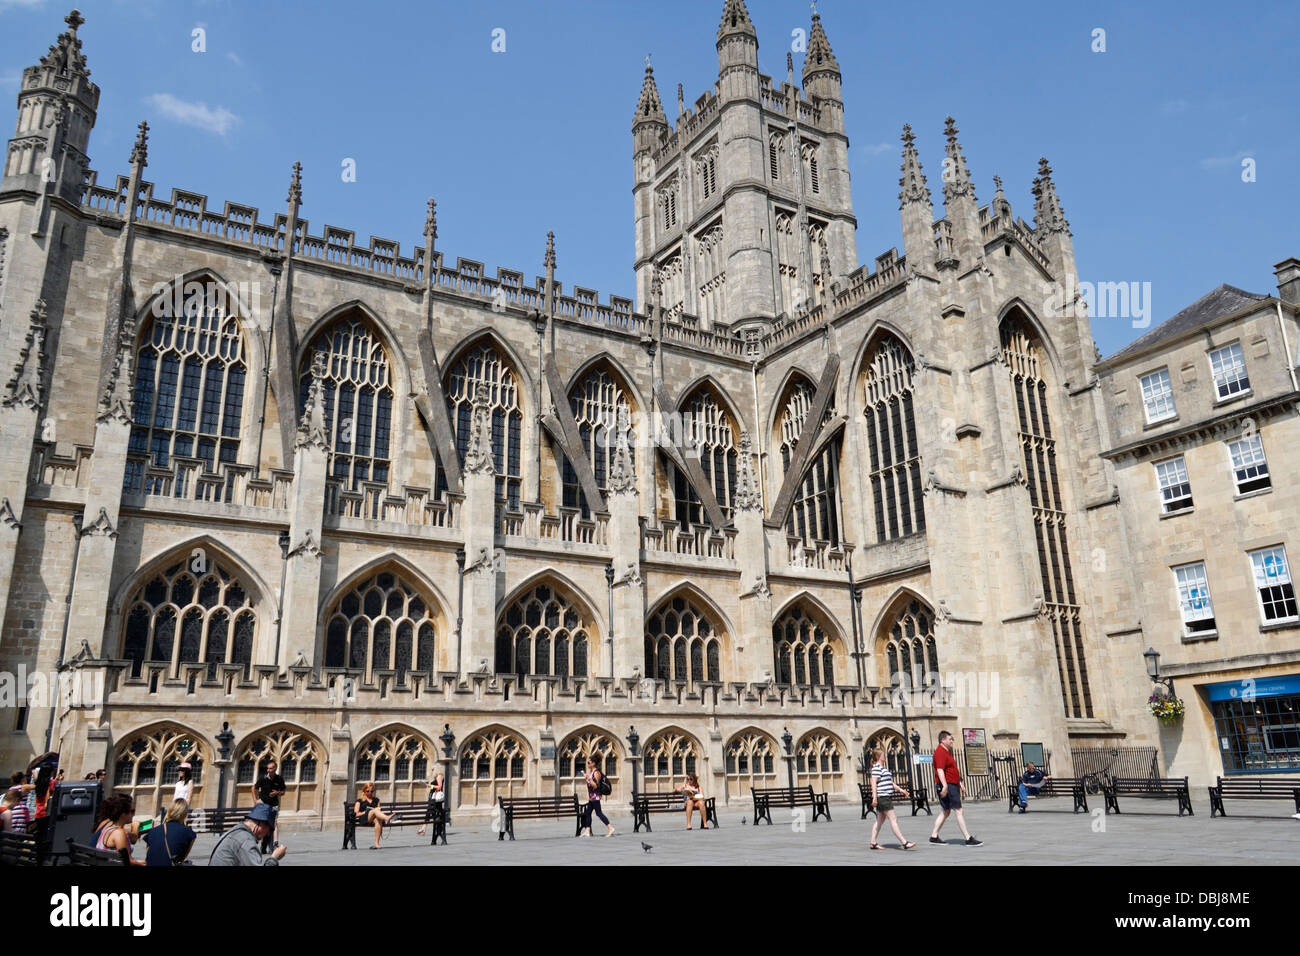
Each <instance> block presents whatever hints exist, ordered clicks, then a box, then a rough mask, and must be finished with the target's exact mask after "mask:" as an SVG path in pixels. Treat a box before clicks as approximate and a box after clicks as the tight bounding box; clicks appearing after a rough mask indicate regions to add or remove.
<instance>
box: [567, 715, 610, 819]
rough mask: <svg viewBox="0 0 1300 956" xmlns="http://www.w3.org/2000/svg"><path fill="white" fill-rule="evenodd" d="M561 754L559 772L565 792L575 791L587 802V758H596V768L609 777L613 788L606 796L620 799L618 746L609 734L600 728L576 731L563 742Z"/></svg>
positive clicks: (580, 798) (582, 801) (579, 797)
mask: <svg viewBox="0 0 1300 956" xmlns="http://www.w3.org/2000/svg"><path fill="white" fill-rule="evenodd" d="M559 755H560V759H559V770H558V773H559V777H560V788H561V790H562V791H564V792H568V791H570V790H572V792H574V793H576V794H577V795H578V802H580V803H586V802H587V782H586V777H587V758H588V757H594V758H595V760H596V769H598V770H599V771H600V772H601V773H603V774H604V775H605V776H607V777H609V783H610V786H611V787H613V789H614V792H613V794H612V795H611V796H609V797H608V798H607V799H609V800H611V801H613V800H617V799H618V796H619V779H620V778H619V772H618V747H617V745H616V744H615V743H614V741H613V739H612V738H611V737H610V736H609V735H608V734H605V733H602V732H601V731H599V730H591V731H587V732H585V733H581V734H575V735H574V736H572V737H570V738H569V739H568V740H566V741H565V742H564V743H563V744H561V745H560V749H559Z"/></svg>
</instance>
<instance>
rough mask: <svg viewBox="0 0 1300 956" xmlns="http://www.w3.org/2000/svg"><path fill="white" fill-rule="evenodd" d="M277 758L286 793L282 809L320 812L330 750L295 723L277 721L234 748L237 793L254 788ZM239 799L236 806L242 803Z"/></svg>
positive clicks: (244, 739) (281, 805)
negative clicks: (268, 761) (259, 778)
mask: <svg viewBox="0 0 1300 956" xmlns="http://www.w3.org/2000/svg"><path fill="white" fill-rule="evenodd" d="M268 759H274V760H275V761H276V763H277V765H278V766H277V772H278V773H279V774H280V776H282V777H283V778H284V782H285V786H286V790H285V794H284V795H283V796H282V797H281V798H280V808H281V810H284V811H286V812H290V813H293V812H299V811H305V812H313V813H319V812H320V811H321V809H322V808H323V804H322V799H321V797H322V793H323V791H324V788H325V785H326V781H327V780H328V774H329V749H328V748H327V747H326V746H325V744H324V742H323V741H322V740H321V739H320V738H319V737H317V736H316V735H315V734H313V733H312V732H311V731H310V730H308V729H307V728H305V727H302V726H300V725H298V724H295V723H293V722H292V721H285V720H281V721H276V722H274V723H271V724H267V725H266V726H265V727H261V728H259V729H257V730H254V731H252V732H251V733H248V734H245V735H244V737H243V739H242V740H240V741H239V743H237V744H236V745H235V748H234V772H235V793H236V794H238V793H239V791H240V789H241V788H244V787H248V788H250V790H251V788H252V785H253V784H254V783H256V782H257V778H258V777H259V776H260V775H261V772H262V771H263V770H264V769H265V767H266V761H267V760H268ZM241 802H242V801H240V800H239V799H238V797H236V800H235V803H236V804H237V805H238V804H239V803H241Z"/></svg>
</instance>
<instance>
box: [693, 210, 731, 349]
mask: <svg viewBox="0 0 1300 956" xmlns="http://www.w3.org/2000/svg"><path fill="white" fill-rule="evenodd" d="M722 237H723V232H722V222H721V220H719V221H717V222H714V223H713V224H712V225H710V226H708V227H707V228H705V229H703V230H701V231H700V232H698V233H697V234H696V236H695V263H696V276H697V278H698V279H699V280H700V298H699V303H700V304H699V309H700V324H701V325H702V326H703V327H704V328H706V329H707V328H709V327H710V326H712V325H716V324H717V323H719V322H722V321H724V320H725V319H726V299H725V298H724V292H725V289H726V285H727V259H726V249H725V248H723V244H722Z"/></svg>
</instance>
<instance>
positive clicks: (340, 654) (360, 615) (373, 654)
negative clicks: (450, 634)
mask: <svg viewBox="0 0 1300 956" xmlns="http://www.w3.org/2000/svg"><path fill="white" fill-rule="evenodd" d="M327 621H328V623H327V624H326V626H325V666H326V667H347V668H351V669H354V670H359V671H364V672H366V674H367V675H370V674H373V672H374V671H378V670H392V671H396V677H397V682H398V683H399V684H401V683H404V682H405V680H406V675H407V674H408V673H409V672H411V671H417V672H419V673H424V674H428V673H431V672H432V671H433V667H434V636H435V628H434V620H433V612H432V609H431V608H430V606H429V602H428V600H427V599H426V598H425V597H424V596H423V595H422V594H421V593H420V592H419V591H417V590H416V589H415V588H414V587H413V586H412V585H411V584H409V583H408V582H407V581H406V580H405V579H404V578H402V577H401V575H399V574H396V573H395V572H392V571H381V572H380V573H378V574H376V575H374V576H373V577H370V578H367V579H365V580H363V581H361V582H359V583H358V584H357V585H356V586H355V587H353V588H350V589H349V590H348V591H347V592H345V593H344V594H343V595H342V596H341V597H340V598H339V599H338V600H337V601H336V602H335V604H334V607H333V609H332V610H331V611H330V613H329V615H328V617H327Z"/></svg>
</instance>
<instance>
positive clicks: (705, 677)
mask: <svg viewBox="0 0 1300 956" xmlns="http://www.w3.org/2000/svg"><path fill="white" fill-rule="evenodd" d="M721 655H722V643H721V641H720V640H719V639H718V636H717V634H715V633H714V630H713V625H712V624H711V623H709V619H708V618H707V617H705V616H704V613H703V612H702V611H700V609H699V608H698V607H696V606H695V604H694V603H693V602H692V601H690V600H688V599H687V598H685V597H682V596H680V595H679V596H677V597H675V598H673V599H672V600H671V601H669V602H667V603H666V604H664V605H663V606H662V607H661V608H660V609H659V610H657V611H655V613H653V614H651V615H650V620H649V622H648V623H647V625H646V635H645V674H646V676H647V677H651V678H655V679H657V680H674V681H691V682H693V681H720V680H722V664H721Z"/></svg>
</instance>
